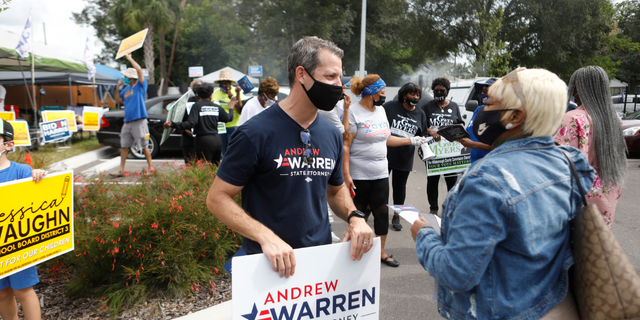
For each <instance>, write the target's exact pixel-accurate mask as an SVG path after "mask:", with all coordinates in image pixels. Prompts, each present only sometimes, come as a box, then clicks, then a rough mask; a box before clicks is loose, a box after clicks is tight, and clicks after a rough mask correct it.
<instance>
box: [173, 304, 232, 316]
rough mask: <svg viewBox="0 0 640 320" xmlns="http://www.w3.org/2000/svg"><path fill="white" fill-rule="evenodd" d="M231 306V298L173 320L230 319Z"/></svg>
mask: <svg viewBox="0 0 640 320" xmlns="http://www.w3.org/2000/svg"><path fill="white" fill-rule="evenodd" d="M232 306H233V303H232V300H229V301H226V302H223V303H221V304H217V305H215V306H213V307H210V308H207V309H203V310H200V311H198V312H194V313H192V314H188V315H186V316H182V317H179V318H175V319H174V320H231V318H232V316H233V307H232Z"/></svg>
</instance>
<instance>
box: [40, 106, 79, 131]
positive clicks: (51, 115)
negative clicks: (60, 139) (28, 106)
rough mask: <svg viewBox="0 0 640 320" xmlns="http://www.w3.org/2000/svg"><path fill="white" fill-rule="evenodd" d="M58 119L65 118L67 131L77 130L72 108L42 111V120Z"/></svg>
mask: <svg viewBox="0 0 640 320" xmlns="http://www.w3.org/2000/svg"><path fill="white" fill-rule="evenodd" d="M58 119H67V123H68V124H69V131H71V132H78V125H77V123H76V113H75V112H73V111H72V110H60V111H42V122H49V121H53V120H58Z"/></svg>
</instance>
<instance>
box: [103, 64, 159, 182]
mask: <svg viewBox="0 0 640 320" xmlns="http://www.w3.org/2000/svg"><path fill="white" fill-rule="evenodd" d="M126 57H127V60H129V62H130V63H131V66H133V68H128V69H127V70H125V71H124V72H122V75H123V76H124V80H123V79H120V80H118V85H117V86H116V102H117V103H124V125H123V126H122V130H121V131H120V148H122V149H120V171H118V173H116V174H111V177H113V178H120V177H124V165H125V162H126V161H127V156H128V155H129V148H130V147H132V146H134V144H139V145H140V147H141V148H142V151H143V152H144V157H145V158H146V159H147V164H149V171H152V170H153V165H152V164H151V152H149V148H148V146H149V125H148V124H147V117H148V115H147V107H146V105H145V103H144V98H145V94H146V92H147V88H148V86H147V81H146V80H144V74H143V73H142V67H140V65H139V64H138V63H137V62H136V61H135V60H133V58H131V53H127V54H126ZM123 83H124V84H126V85H127V86H126V87H125V88H124V89H123V90H122V92H120V86H121V85H122V84H123Z"/></svg>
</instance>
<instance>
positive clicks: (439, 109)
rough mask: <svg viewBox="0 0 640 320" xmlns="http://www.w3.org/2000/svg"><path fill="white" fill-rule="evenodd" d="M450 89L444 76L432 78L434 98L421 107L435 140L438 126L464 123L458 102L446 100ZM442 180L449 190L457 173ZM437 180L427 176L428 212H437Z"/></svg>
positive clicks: (438, 136) (449, 83)
mask: <svg viewBox="0 0 640 320" xmlns="http://www.w3.org/2000/svg"><path fill="white" fill-rule="evenodd" d="M450 89H451V82H449V80H447V79H446V78H436V79H434V80H433V82H432V83H431V90H433V97H434V99H433V100H432V101H429V103H427V104H426V105H424V107H423V111H424V113H425V114H426V116H427V119H428V120H427V121H428V122H429V123H428V125H427V126H428V129H427V133H428V134H429V135H430V136H432V137H433V138H434V139H435V140H436V141H440V135H438V132H437V131H438V129H439V128H440V127H444V126H448V125H452V124H457V123H461V124H463V125H464V121H463V120H462V115H461V114H460V107H458V104H457V103H455V102H453V101H451V100H447V95H448V94H449V90H450ZM425 164H426V163H425ZM427 174H428V172H427ZM444 180H445V181H446V183H447V190H451V188H453V185H455V184H456V181H457V180H458V175H457V174H455V173H454V174H451V175H445V177H444ZM439 182H440V175H435V176H427V199H428V200H429V209H430V212H431V213H433V214H437V213H438V183H439Z"/></svg>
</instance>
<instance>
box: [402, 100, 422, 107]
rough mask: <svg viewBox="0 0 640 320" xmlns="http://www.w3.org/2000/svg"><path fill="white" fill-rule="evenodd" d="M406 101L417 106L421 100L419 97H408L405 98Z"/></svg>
mask: <svg viewBox="0 0 640 320" xmlns="http://www.w3.org/2000/svg"><path fill="white" fill-rule="evenodd" d="M404 101H406V102H407V103H408V104H409V105H410V106H412V107H415V106H417V105H418V102H419V101H420V100H418V99H409V98H406V99H404Z"/></svg>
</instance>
